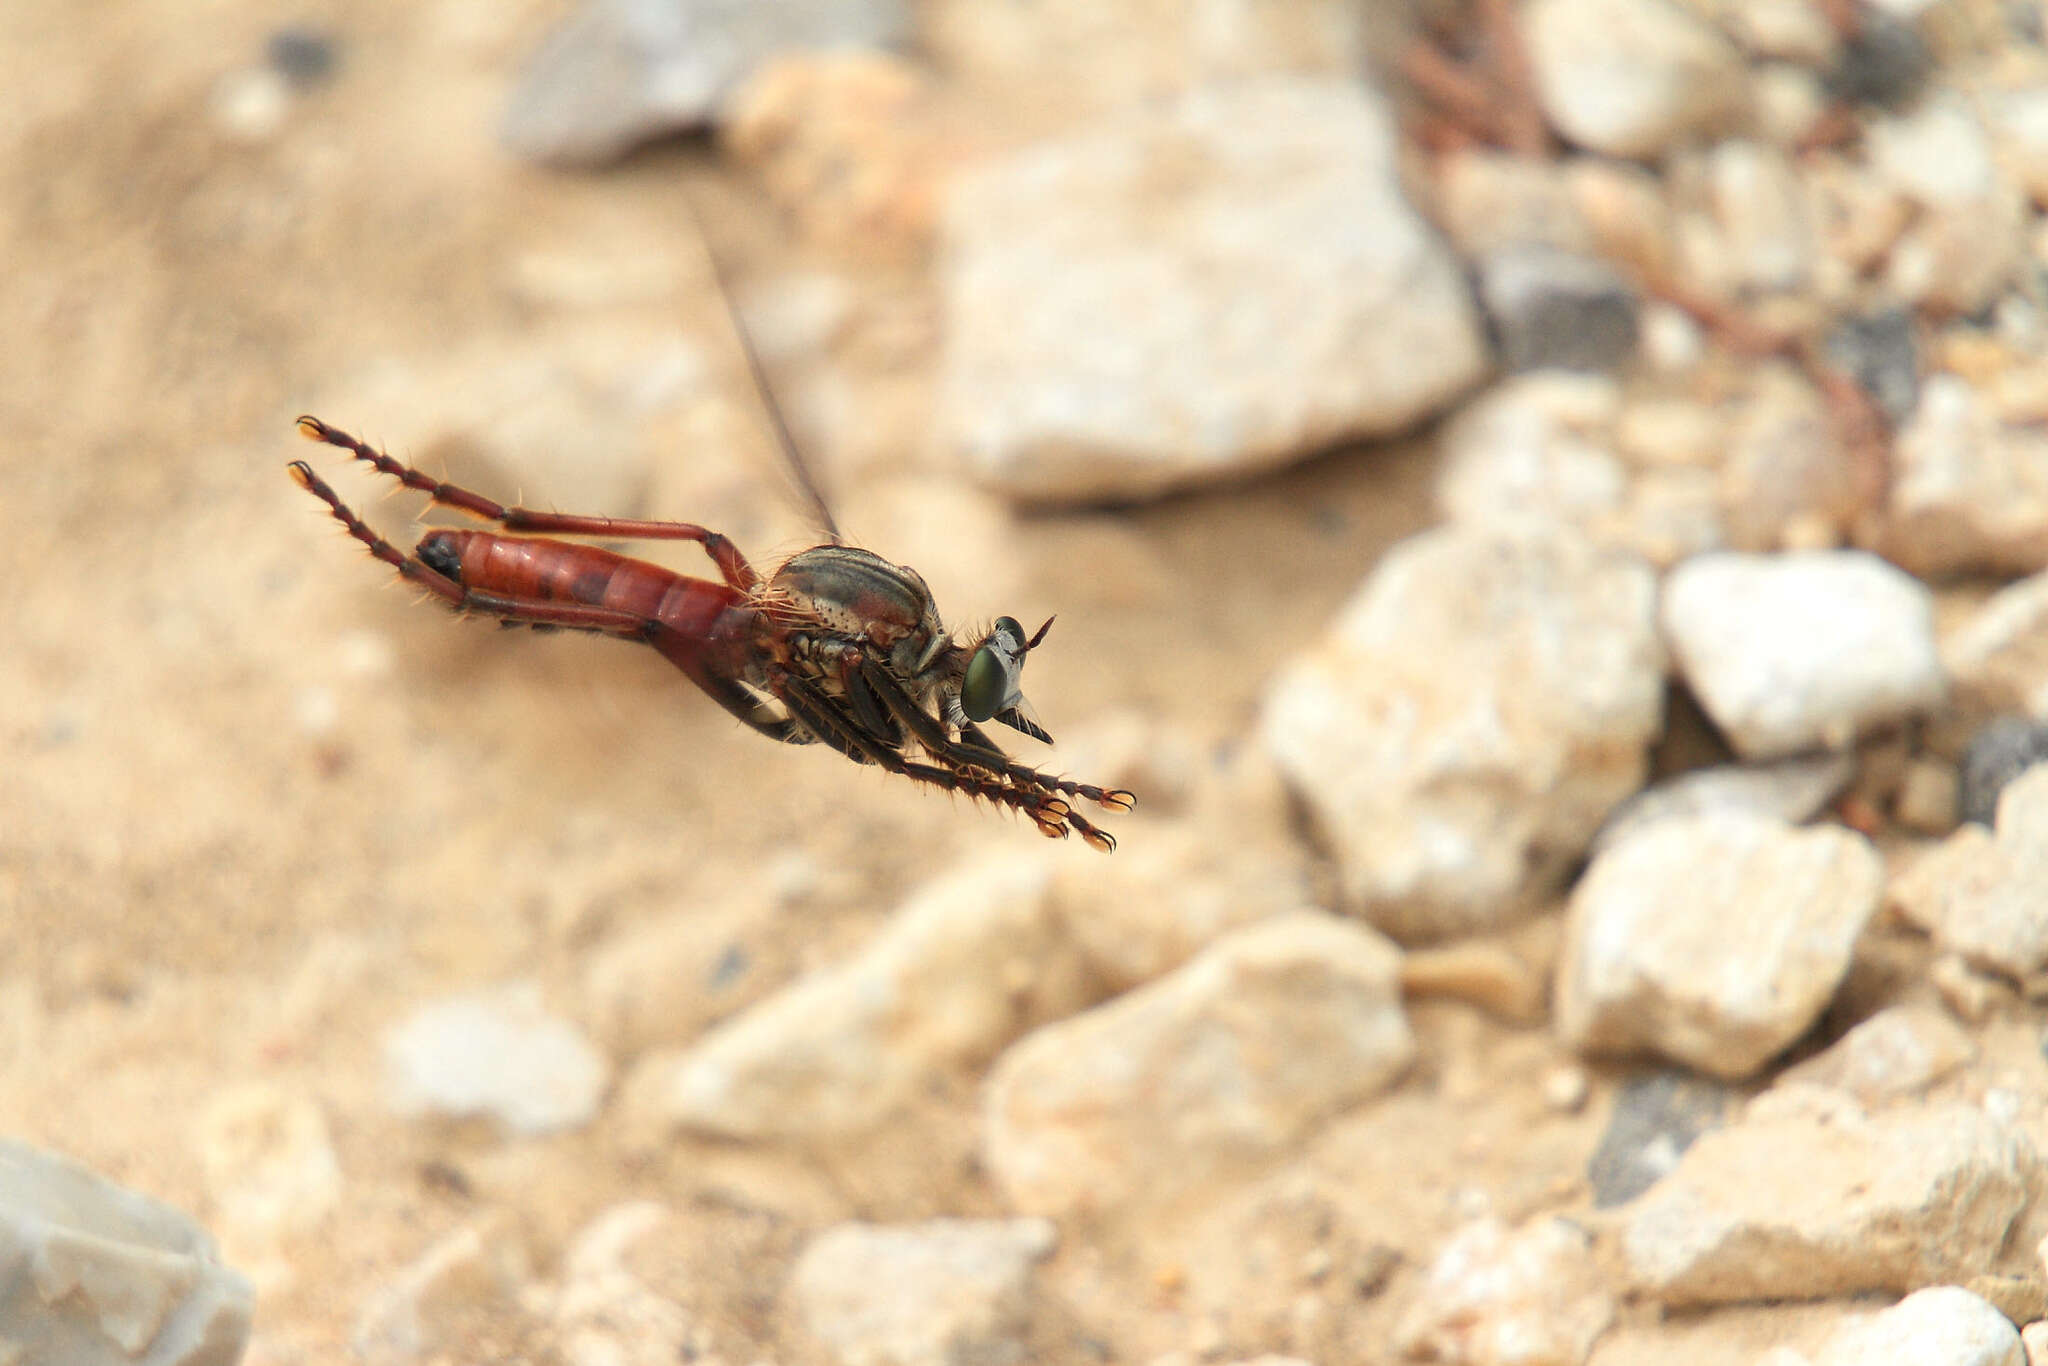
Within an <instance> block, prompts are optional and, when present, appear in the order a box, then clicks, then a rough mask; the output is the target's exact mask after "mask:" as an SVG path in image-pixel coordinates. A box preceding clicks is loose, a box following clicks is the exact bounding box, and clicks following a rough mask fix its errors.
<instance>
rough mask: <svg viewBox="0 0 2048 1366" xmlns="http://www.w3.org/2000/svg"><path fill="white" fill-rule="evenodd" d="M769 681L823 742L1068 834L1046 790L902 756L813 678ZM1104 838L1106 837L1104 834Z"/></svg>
mask: <svg viewBox="0 0 2048 1366" xmlns="http://www.w3.org/2000/svg"><path fill="white" fill-rule="evenodd" d="M770 686H771V688H772V690H773V691H774V693H775V695H776V697H777V698H779V699H780V700H781V702H782V704H783V705H784V706H785V707H788V708H789V711H790V715H792V716H794V717H796V718H797V719H798V720H799V721H801V722H803V724H804V725H805V726H807V727H809V728H810V729H811V730H813V731H815V732H817V733H818V734H819V736H820V737H821V738H824V737H836V741H835V740H833V739H827V743H830V744H833V747H834V748H839V749H842V750H843V749H844V748H846V747H849V746H850V747H851V748H852V749H855V750H858V751H859V752H860V754H861V756H862V757H863V758H865V759H866V760H867V761H868V762H869V763H872V764H875V765H876V766H878V767H880V768H883V769H886V770H888V771H889V772H891V773H896V774H900V775H902V776H903V777H906V778H912V779H915V780H916V781H918V782H922V783H930V784H931V785H932V786H934V787H939V788H944V789H945V790H946V791H948V792H964V793H966V794H967V795H968V796H970V797H985V798H987V799H988V800H990V801H992V802H995V803H997V804H998V805H1002V806H1007V807H1010V808H1012V809H1014V810H1018V811H1022V812H1023V813H1024V814H1025V815H1027V816H1029V817H1030V818H1031V821H1032V824H1034V825H1036V826H1037V827H1038V832H1039V833H1040V834H1041V835H1044V836H1046V837H1047V838H1049V839H1064V838H1065V837H1066V834H1067V824H1066V823H1067V822H1068V821H1070V820H1071V818H1072V814H1073V813H1072V812H1071V810H1070V809H1069V808H1068V806H1067V804H1066V803H1065V802H1063V801H1061V800H1060V799H1059V798H1057V797H1053V796H1051V795H1049V794H1047V793H1042V792H1027V791H1024V790H1023V789H1020V788H1014V787H1009V786H1006V785H1005V784H1003V783H1000V782H997V781H995V780H993V779H992V778H989V777H985V776H983V775H980V774H977V773H973V772H957V771H954V770H952V769H946V768H940V767H936V766H934V765H932V764H920V763H916V762H914V761H912V760H908V759H905V758H904V757H903V755H902V753H901V752H900V751H898V750H897V749H895V748H894V747H893V746H890V745H888V744H885V743H883V742H882V741H881V739H880V738H879V737H878V736H875V735H871V734H869V733H868V732H867V731H865V730H864V729H863V728H862V727H861V725H860V723H859V722H857V721H855V720H854V719H853V718H851V717H848V716H844V715H842V714H841V713H840V712H839V710H838V709H837V708H836V707H835V706H834V705H833V704H832V700H831V699H830V698H828V697H826V696H825V695H824V694H823V693H821V692H819V691H818V689H817V687H816V686H815V685H814V684H812V683H810V682H808V681H806V680H804V679H802V678H799V677H797V676H796V675H794V674H792V673H790V672H789V671H788V670H786V669H784V670H777V671H775V672H774V673H772V674H771V675H770ZM1083 824H1085V822H1084V823H1083ZM1091 828H1092V827H1091ZM1096 833H1097V834H1100V833H1101V832H1099V831H1098V832H1096ZM1084 837H1085V832H1084ZM1103 838H1105V839H1106V838H1107V836H1104V837H1103ZM1089 843H1090V844H1095V841H1094V840H1093V839H1090V840H1089ZM1096 847H1097V848H1101V847H1102V846H1101V845H1096Z"/></svg>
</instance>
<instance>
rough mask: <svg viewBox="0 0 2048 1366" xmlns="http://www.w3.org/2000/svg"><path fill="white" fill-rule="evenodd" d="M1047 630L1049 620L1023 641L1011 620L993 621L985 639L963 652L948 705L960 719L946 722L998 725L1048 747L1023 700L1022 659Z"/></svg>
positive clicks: (1018, 626) (1047, 738) (1021, 631)
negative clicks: (956, 690)
mask: <svg viewBox="0 0 2048 1366" xmlns="http://www.w3.org/2000/svg"><path fill="white" fill-rule="evenodd" d="M1051 629H1052V618H1051V617H1047V618H1046V619H1045V625H1043V626H1041V627H1039V628H1038V629H1037V630H1036V631H1035V632H1033V633H1032V635H1031V636H1030V638H1029V639H1026V638H1025V635H1024V627H1023V625H1022V624H1021V623H1020V622H1018V620H1017V619H1016V618H1015V617H997V618H996V621H995V625H993V626H991V627H989V629H988V633H987V634H986V635H984V636H982V637H981V639H980V640H978V641H976V642H975V643H974V644H973V645H972V646H971V647H969V648H967V649H966V650H964V651H962V653H963V654H964V655H965V659H966V662H965V664H964V666H963V667H962V669H961V673H960V680H959V690H958V692H957V694H955V695H954V697H953V698H952V699H951V700H952V701H953V702H954V703H955V704H956V705H957V706H958V707H959V709H960V716H958V717H953V718H950V719H952V720H953V721H954V723H955V724H958V723H959V722H960V721H961V720H962V719H963V718H964V719H965V720H968V721H973V722H976V723H979V722H982V721H1000V722H1002V723H1003V724H1004V725H1006V726H1008V727H1009V728H1010V729H1012V730H1018V731H1022V732H1023V733H1024V734H1026V735H1028V736H1030V737H1031V738H1032V739H1034V740H1042V741H1044V742H1045V743H1046V744H1051V743H1052V737H1051V736H1050V735H1047V734H1046V733H1045V730H1044V729H1043V728H1042V727H1041V726H1040V725H1039V724H1038V721H1037V720H1036V718H1035V717H1034V716H1033V715H1032V711H1031V704H1030V703H1029V702H1026V701H1025V700H1024V689H1023V684H1022V682H1021V679H1022V677H1023V674H1024V656H1025V655H1027V654H1029V653H1030V652H1031V651H1032V650H1033V649H1035V648H1037V645H1038V642H1039V641H1041V640H1044V639H1045V633H1046V632H1047V631H1050V630H1051Z"/></svg>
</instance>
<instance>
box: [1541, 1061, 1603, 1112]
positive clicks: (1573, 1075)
mask: <svg viewBox="0 0 2048 1366" xmlns="http://www.w3.org/2000/svg"><path fill="white" fill-rule="evenodd" d="M1592 1084H1593V1083H1592V1078H1591V1077H1590V1076H1589V1075H1588V1074H1587V1072H1586V1069H1585V1068H1583V1067H1574V1066H1570V1065H1566V1066H1563V1067H1553V1068H1551V1069H1550V1070H1549V1071H1548V1072H1545V1073H1544V1074H1543V1103H1544V1104H1545V1105H1546V1106H1548V1107H1549V1108H1551V1109H1552V1110H1555V1111H1557V1112H1558V1113H1559V1114H1567V1115H1572V1114H1577V1113H1578V1112H1579V1111H1580V1110H1582V1109H1584V1108H1585V1104H1586V1096H1587V1094H1588V1092H1590V1091H1591V1089H1592Z"/></svg>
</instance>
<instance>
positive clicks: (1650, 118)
mask: <svg viewBox="0 0 2048 1366" xmlns="http://www.w3.org/2000/svg"><path fill="white" fill-rule="evenodd" d="M1523 22H1524V23H1525V25H1526V26H1527V29H1526V31H1527V35H1528V42H1529V56H1530V60H1531V63H1532V65H1533V67H1534V69H1535V75H1536V87H1537V93H1538V96H1539V98H1540V99H1541V100H1542V102H1543V109H1544V112H1545V113H1546V114H1548V115H1549V116H1550V119H1551V121H1552V122H1553V123H1554V124H1556V126H1557V128H1558V129H1559V131H1561V132H1562V133H1563V134H1564V135H1565V136H1566V137H1568V138H1570V139H1571V140H1572V141H1573V142H1576V143H1578V144H1579V145H1581V146H1583V147H1588V148H1591V149H1592V150H1594V151H1596V152H1605V153H1607V154H1608V155H1610V156H1618V157H1654V156H1656V155H1658V154H1660V153H1662V152H1664V151H1666V150H1668V149H1669V148H1670V147H1671V146H1672V145H1673V144H1674V143H1675V142H1677V141H1679V140H1680V139H1682V138H1685V137H1687V136H1690V135H1694V134H1698V133H1701V132H1704V131H1706V130H1708V129H1710V128H1712V127H1713V126H1715V125H1716V124H1718V123H1720V122H1721V121H1722V120H1724V119H1725V118H1726V117H1727V116H1728V115H1729V114H1730V112H1731V111H1732V110H1734V109H1736V108H1739V107H1740V105H1741V102H1742V100H1743V81H1744V66H1743V61H1742V55H1741V53H1740V52H1738V51H1737V50H1736V48H1735V45H1734V44H1733V43H1730V42H1729V41H1728V40H1727V39H1726V38H1725V37H1723V36H1722V35H1721V34H1720V33H1719V32H1717V31H1716V30H1715V29H1714V28H1712V27H1711V26H1710V25H1708V24H1706V23H1705V22H1703V21H1702V20H1701V19H1699V18H1697V17H1695V15H1694V13H1693V12H1692V11H1691V10H1689V9H1687V8H1686V7H1684V6H1682V5H1676V4H1671V3H1668V0H1534V3H1532V4H1530V5H1529V6H1528V8H1527V10H1526V11H1525V17H1524V20H1523Z"/></svg>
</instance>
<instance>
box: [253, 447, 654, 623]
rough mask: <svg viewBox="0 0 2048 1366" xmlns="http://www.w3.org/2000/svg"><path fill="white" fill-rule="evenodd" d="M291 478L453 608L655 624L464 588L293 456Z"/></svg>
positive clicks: (534, 618)
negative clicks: (388, 536)
mask: <svg viewBox="0 0 2048 1366" xmlns="http://www.w3.org/2000/svg"><path fill="white" fill-rule="evenodd" d="M287 468H288V469H289V470H290V472H291V476H292V481H293V482H294V483H296V484H297V485H298V486H299V487H300V488H302V489H304V490H305V491H306V492H308V493H310V494H312V495H313V496H314V497H315V498H318V499H319V500H320V501H321V502H323V503H325V504H327V510H328V512H329V513H331V514H332V515H333V517H334V520H335V521H337V522H340V523H341V525H342V526H343V527H344V528H345V529H346V530H347V531H348V534H349V535H351V536H353V537H355V538H356V539H357V540H358V541H361V542H362V543H363V545H364V546H365V547H366V548H368V550H369V552H370V554H371V555H373V556H374V557H376V558H377V559H379V560H381V561H383V562H384V563H385V564H388V565H390V566H391V567H392V568H393V569H395V570H397V571H398V573H399V575H400V576H401V577H402V578H404V579H405V580H406V581H407V582H408V583H416V584H418V585H419V586H420V587H422V588H424V589H426V590H427V591H428V592H430V593H432V594H433V595H434V596H435V597H438V598H440V599H441V600H442V601H443V602H445V603H447V604H448V605H449V606H450V607H453V608H454V609H455V610H456V611H458V612H476V613H480V614H482V615H484V616H492V617H497V618H498V619H499V620H501V621H507V622H513V623H519V624H523V625H529V626H561V627H567V628H569V629H571V630H578V631H602V632H603V633H605V634H606V635H613V636H624V637H627V638H628V639H634V640H646V639H648V638H649V637H650V635H651V634H652V632H654V631H655V630H656V629H657V628H660V627H661V623H660V622H659V621H656V620H655V619H653V618H651V617H643V616H641V615H639V614H638V613H635V612H621V611H619V610H617V609H616V608H611V607H593V606H590V605H588V604H585V603H580V602H546V601H541V600H539V599H534V598H514V597H507V596H506V595H504V594H502V593H483V592H478V591H477V590H476V589H473V588H468V587H465V586H464V585H463V583H462V581H461V580H460V579H458V578H457V577H456V576H455V573H454V571H455V569H456V568H457V567H458V566H457V565H456V564H455V563H453V562H451V561H450V560H449V559H448V558H447V557H445V556H443V555H438V554H435V553H433V552H432V551H431V550H430V551H429V552H428V553H427V554H426V555H408V554H406V553H405V552H404V551H402V550H400V549H399V548H398V547H397V546H395V545H393V544H391V542H389V541H387V540H385V539H384V538H383V537H382V536H379V535H378V534H377V533H376V531H375V530H374V529H373V528H372V527H371V526H370V525H369V524H368V523H366V522H364V521H363V519H362V518H360V517H358V516H356V514H355V511H354V509H352V508H350V507H349V505H348V504H347V503H344V502H342V501H341V495H340V494H338V493H336V492H335V491H334V490H333V489H331V488H329V487H328V486H327V481H326V480H324V479H322V478H321V477H320V476H319V475H317V474H315V473H313V467H312V466H311V465H308V464H307V463H306V462H305V461H303V460H294V461H292V463H291V464H290V465H289V466H288V467H287Z"/></svg>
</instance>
